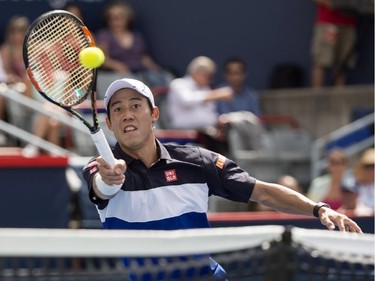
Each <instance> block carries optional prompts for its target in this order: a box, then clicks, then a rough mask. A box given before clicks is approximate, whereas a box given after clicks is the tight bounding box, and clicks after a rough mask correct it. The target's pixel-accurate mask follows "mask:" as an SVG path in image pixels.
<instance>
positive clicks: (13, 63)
mask: <svg viewBox="0 0 375 281" xmlns="http://www.w3.org/2000/svg"><path fill="white" fill-rule="evenodd" d="M28 27H29V20H28V19H27V18H26V17H25V16H13V17H12V18H11V19H10V20H9V22H8V24H7V28H6V32H5V41H4V43H3V44H2V45H1V57H2V59H3V67H4V70H5V73H6V77H7V81H6V82H7V83H8V84H15V83H23V84H24V89H25V91H24V94H25V95H26V96H28V97H30V98H36V99H40V100H42V101H43V102H44V103H45V106H48V107H52V105H49V103H48V102H45V100H44V99H42V98H39V94H38V93H37V92H36V90H35V89H34V88H33V87H32V84H31V82H30V80H29V78H28V76H27V73H26V70H25V64H24V61H23V49H22V48H23V40H24V38H25V33H26V31H27V29H28ZM54 110H55V109H54ZM25 118H27V119H29V116H25ZM34 119H35V121H34V122H33V123H34V124H33V128H32V132H33V133H34V134H35V135H37V136H39V137H41V138H45V139H47V140H49V141H51V142H52V143H54V144H60V141H59V140H58V139H59V138H60V134H59V133H58V128H59V126H60V125H59V123H58V122H57V121H56V120H54V119H52V118H49V117H48V116H45V115H41V114H36V115H35V116H34ZM23 152H24V155H25V156H33V155H35V154H37V153H38V148H37V147H36V146H34V145H31V144H29V145H27V146H26V147H25V148H24V150H23Z"/></svg>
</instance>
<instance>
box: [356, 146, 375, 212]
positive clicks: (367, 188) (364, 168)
mask: <svg viewBox="0 0 375 281" xmlns="http://www.w3.org/2000/svg"><path fill="white" fill-rule="evenodd" d="M374 157H375V151H374V148H368V149H366V150H365V151H364V152H363V153H362V155H361V157H360V159H359V161H358V162H357V163H356V164H357V165H356V167H355V176H356V181H357V192H358V199H357V205H356V207H355V212H356V213H357V214H370V215H371V214H373V213H374V210H375V209H374V188H375V185H374Z"/></svg>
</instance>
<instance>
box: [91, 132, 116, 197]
mask: <svg viewBox="0 0 375 281" xmlns="http://www.w3.org/2000/svg"><path fill="white" fill-rule="evenodd" d="M91 137H92V139H93V140H94V143H95V146H96V149H97V150H98V152H99V154H100V156H102V158H103V159H104V161H105V162H107V163H108V165H110V166H111V168H113V167H114V166H115V157H114V156H113V153H112V150H111V148H110V147H109V144H108V142H107V139H106V137H105V135H104V132H103V130H102V129H100V130H98V131H97V132H96V133H93V134H91ZM95 181H96V186H97V188H98V190H99V191H100V192H101V193H102V194H103V195H104V196H106V197H107V198H112V197H113V196H115V195H116V194H117V192H119V191H120V189H121V187H122V185H121V184H113V185H108V184H106V183H105V182H104V181H103V180H102V177H101V176H100V174H97V175H96V177H95Z"/></svg>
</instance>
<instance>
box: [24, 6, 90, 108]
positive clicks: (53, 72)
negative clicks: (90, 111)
mask: <svg viewBox="0 0 375 281" xmlns="http://www.w3.org/2000/svg"><path fill="white" fill-rule="evenodd" d="M94 46H95V42H94V39H93V36H92V35H91V33H90V31H89V30H88V28H87V27H86V26H85V25H84V23H83V22H82V21H81V20H80V19H79V18H77V17H76V16H75V15H73V14H72V13H70V12H67V11H63V10H54V11H50V12H47V13H44V14H42V15H41V16H39V17H38V18H37V19H36V20H35V21H34V22H33V23H32V24H31V25H30V27H29V29H28V30H27V32H26V35H25V39H24V43H23V59H24V63H25V67H26V70H27V73H28V76H29V78H30V80H31V82H32V84H33V85H34V87H35V88H36V89H37V90H38V92H39V93H40V94H41V95H42V96H43V97H44V98H46V99H47V100H49V101H50V102H52V103H54V104H56V105H58V106H61V107H64V108H71V107H72V106H74V105H77V104H80V103H81V102H83V101H84V100H85V99H86V98H87V96H88V94H89V93H90V92H91V91H93V90H94V88H95V83H96V82H95V80H96V69H91V68H86V67H84V66H82V65H81V64H80V62H79V52H80V51H81V50H82V49H84V48H87V47H94Z"/></svg>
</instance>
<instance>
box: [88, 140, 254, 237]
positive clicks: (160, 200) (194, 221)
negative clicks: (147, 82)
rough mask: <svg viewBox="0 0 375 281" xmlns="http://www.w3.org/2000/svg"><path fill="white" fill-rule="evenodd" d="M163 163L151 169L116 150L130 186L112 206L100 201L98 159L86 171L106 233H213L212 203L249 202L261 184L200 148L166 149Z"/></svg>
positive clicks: (164, 146)
mask: <svg viewBox="0 0 375 281" xmlns="http://www.w3.org/2000/svg"><path fill="white" fill-rule="evenodd" d="M156 142H157V147H158V150H159V160H158V161H157V162H155V163H154V164H153V165H152V166H151V167H149V168H147V167H146V166H145V165H144V164H143V163H142V162H141V161H140V160H137V159H134V158H132V157H130V156H129V155H127V154H126V153H124V152H123V151H122V150H121V148H120V146H119V145H118V144H116V146H115V148H114V156H115V158H117V159H124V160H125V162H126V164H127V170H126V172H125V176H126V179H125V183H124V185H123V186H122V188H121V190H120V192H119V193H118V194H116V196H115V197H113V198H112V199H110V200H102V199H100V198H98V197H97V196H96V195H95V193H94V192H93V190H92V181H93V178H94V175H95V173H97V172H98V168H97V163H96V161H94V159H93V160H92V161H91V162H89V163H88V164H87V165H86V167H85V168H84V171H83V174H84V177H85V179H86V181H87V183H88V186H89V189H90V192H89V196H90V200H91V201H92V202H93V203H94V204H96V206H97V210H98V213H99V216H100V219H101V221H102V223H103V226H104V228H106V229H143V230H176V229H190V228H207V227H209V222H208V219H207V214H206V212H207V210H208V198H209V196H210V195H217V196H221V197H223V198H226V199H229V200H233V201H237V202H244V203H246V202H248V201H249V199H250V196H251V193H252V191H253V188H254V184H255V179H254V178H253V177H251V176H249V174H248V173H247V172H245V171H244V170H242V169H241V168H240V167H239V166H238V165H237V164H235V163H234V162H233V161H231V160H229V159H227V158H225V157H224V156H222V155H220V154H218V153H215V152H212V151H209V150H207V149H204V148H201V147H195V146H185V145H175V144H161V143H160V142H159V141H158V140H156Z"/></svg>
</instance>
